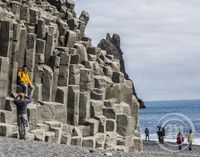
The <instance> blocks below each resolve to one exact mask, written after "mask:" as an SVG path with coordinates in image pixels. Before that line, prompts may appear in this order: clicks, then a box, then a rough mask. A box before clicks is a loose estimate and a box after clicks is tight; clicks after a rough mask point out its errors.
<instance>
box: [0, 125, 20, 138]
mask: <svg viewBox="0 0 200 157" xmlns="http://www.w3.org/2000/svg"><path fill="white" fill-rule="evenodd" d="M17 130H18V128H17V126H16V125H11V124H6V123H0V136H6V137H13V136H14V133H15V132H17Z"/></svg>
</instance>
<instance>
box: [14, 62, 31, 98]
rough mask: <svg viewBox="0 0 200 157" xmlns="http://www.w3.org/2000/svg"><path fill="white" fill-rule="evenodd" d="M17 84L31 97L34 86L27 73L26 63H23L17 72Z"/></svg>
mask: <svg viewBox="0 0 200 157" xmlns="http://www.w3.org/2000/svg"><path fill="white" fill-rule="evenodd" d="M17 84H19V85H21V86H22V87H23V89H24V93H26V94H28V96H29V97H30V98H32V97H33V92H34V86H33V85H32V82H31V79H30V77H29V75H28V67H27V66H26V65H24V66H23V68H22V69H20V70H19V71H18V73H17Z"/></svg>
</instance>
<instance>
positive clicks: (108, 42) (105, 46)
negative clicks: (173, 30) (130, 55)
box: [98, 33, 145, 108]
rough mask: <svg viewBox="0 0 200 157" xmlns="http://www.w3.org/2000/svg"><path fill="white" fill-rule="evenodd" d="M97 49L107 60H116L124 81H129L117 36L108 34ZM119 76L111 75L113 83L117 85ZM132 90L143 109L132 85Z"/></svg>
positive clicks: (142, 106) (141, 106)
mask: <svg viewBox="0 0 200 157" xmlns="http://www.w3.org/2000/svg"><path fill="white" fill-rule="evenodd" d="M98 47H100V48H101V49H102V50H105V51H106V52H107V55H106V57H107V58H109V59H112V60H113V59H117V60H119V61H120V71H121V72H122V73H123V74H124V78H125V79H126V80H129V79H130V78H129V76H128V74H127V73H126V69H125V63H124V58H123V52H122V50H121V39H120V36H119V35H118V34H113V36H112V37H111V35H110V34H109V33H108V34H107V36H106V39H102V40H101V41H100V43H99V44H98ZM119 75H120V73H114V74H113V78H112V79H113V82H115V83H117V82H119ZM132 88H133V95H135V96H136V98H137V99H138V101H139V103H140V108H145V106H144V102H143V101H142V100H141V99H139V98H138V97H137V93H136V90H135V87H134V84H133V85H132Z"/></svg>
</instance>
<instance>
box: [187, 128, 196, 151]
mask: <svg viewBox="0 0 200 157" xmlns="http://www.w3.org/2000/svg"><path fill="white" fill-rule="evenodd" d="M193 139H194V133H193V132H192V130H190V131H189V132H188V133H187V140H188V145H189V150H192V142H193Z"/></svg>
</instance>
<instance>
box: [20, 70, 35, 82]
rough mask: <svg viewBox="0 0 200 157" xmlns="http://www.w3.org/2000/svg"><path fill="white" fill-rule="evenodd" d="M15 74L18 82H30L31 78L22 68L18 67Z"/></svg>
mask: <svg viewBox="0 0 200 157" xmlns="http://www.w3.org/2000/svg"><path fill="white" fill-rule="evenodd" d="M17 76H18V78H19V82H20V83H28V84H32V82H31V79H30V77H29V75H28V73H27V72H24V71H23V70H22V69H20V70H19V71H18V73H17Z"/></svg>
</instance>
